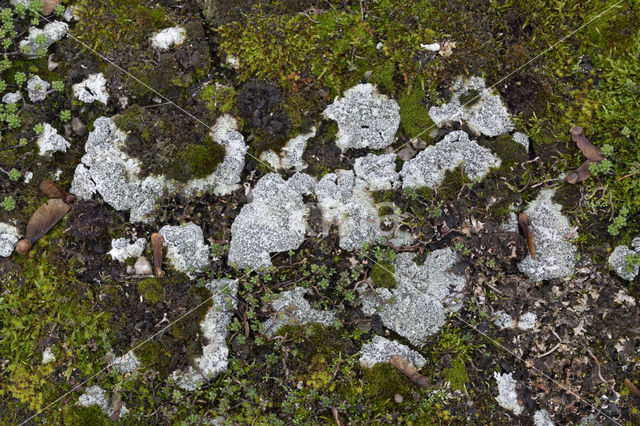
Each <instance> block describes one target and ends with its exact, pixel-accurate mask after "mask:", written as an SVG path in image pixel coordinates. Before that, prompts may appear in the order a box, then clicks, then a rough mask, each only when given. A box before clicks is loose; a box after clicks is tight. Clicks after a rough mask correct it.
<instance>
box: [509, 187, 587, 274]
mask: <svg viewBox="0 0 640 426" xmlns="http://www.w3.org/2000/svg"><path fill="white" fill-rule="evenodd" d="M554 193H555V191H554V190H551V189H546V190H543V191H541V192H540V194H539V195H538V197H537V198H536V199H535V200H534V201H532V202H531V203H530V204H529V206H528V208H527V210H526V211H525V213H526V214H527V216H528V217H529V228H530V229H531V234H532V235H533V240H534V243H535V250H536V253H535V256H536V258H535V260H534V259H532V258H531V255H530V254H528V255H527V257H526V258H525V259H524V260H522V262H520V263H519V264H518V269H519V270H520V272H522V273H524V274H527V275H529V278H530V279H531V280H532V281H542V280H550V279H553V278H564V277H566V276H569V275H571V274H572V273H573V269H574V266H575V262H576V260H575V255H576V248H575V246H574V245H573V244H572V243H571V242H570V241H568V240H567V239H566V238H565V235H567V234H569V232H571V227H570V225H569V221H568V220H567V218H566V217H565V216H564V215H563V214H562V212H561V206H560V205H559V204H556V203H554V202H553V201H552V200H551V199H552V197H553V195H554Z"/></svg>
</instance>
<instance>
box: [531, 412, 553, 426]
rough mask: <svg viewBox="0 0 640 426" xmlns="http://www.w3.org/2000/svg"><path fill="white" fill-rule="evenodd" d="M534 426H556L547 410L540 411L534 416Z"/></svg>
mask: <svg viewBox="0 0 640 426" xmlns="http://www.w3.org/2000/svg"><path fill="white" fill-rule="evenodd" d="M533 424H534V425H535V426H554V425H555V423H554V422H553V420H552V419H551V415H550V414H549V412H548V411H547V410H538V411H536V412H535V414H534V415H533Z"/></svg>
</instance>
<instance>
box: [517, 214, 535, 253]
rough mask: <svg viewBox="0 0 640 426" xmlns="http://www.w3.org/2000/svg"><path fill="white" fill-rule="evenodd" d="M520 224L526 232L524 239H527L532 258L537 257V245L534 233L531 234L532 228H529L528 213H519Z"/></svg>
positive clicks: (524, 232)
mask: <svg viewBox="0 0 640 426" xmlns="http://www.w3.org/2000/svg"><path fill="white" fill-rule="evenodd" d="M518 225H520V229H522V233H523V234H524V239H525V240H526V241H527V250H528V251H529V255H531V259H533V260H535V259H536V246H535V244H534V243H533V234H531V229H529V217H528V216H527V214H526V213H524V212H521V213H520V214H519V215H518Z"/></svg>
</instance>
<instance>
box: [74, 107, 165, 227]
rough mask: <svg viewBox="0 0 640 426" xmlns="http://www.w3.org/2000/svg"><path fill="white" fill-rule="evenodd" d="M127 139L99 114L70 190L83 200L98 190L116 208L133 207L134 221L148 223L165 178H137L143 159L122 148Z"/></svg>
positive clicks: (109, 120) (131, 210)
mask: <svg viewBox="0 0 640 426" xmlns="http://www.w3.org/2000/svg"><path fill="white" fill-rule="evenodd" d="M125 140H126V135H125V134H124V133H123V132H122V131H120V130H119V129H118V128H117V127H116V125H115V123H114V122H113V121H112V120H111V119H110V118H107V117H101V118H98V119H97V120H96V121H95V122H94V130H93V132H91V133H90V134H89V137H88V139H87V142H86V143H85V151H86V154H85V155H84V156H83V157H82V164H79V165H78V166H77V167H76V172H75V175H74V178H73V182H72V184H71V189H70V190H69V192H71V193H72V194H74V195H76V196H77V197H78V198H80V199H83V200H88V199H90V198H91V197H92V195H93V194H94V192H98V193H99V194H100V195H101V196H102V198H103V199H104V201H105V202H106V203H107V204H109V205H110V206H111V207H113V208H114V209H116V210H130V220H131V222H147V223H148V222H151V221H152V219H153V218H152V217H151V213H152V212H153V210H154V208H155V200H156V199H157V198H158V197H160V196H161V195H162V193H163V189H164V186H165V181H164V178H163V177H161V176H160V177H158V176H148V177H146V178H145V179H144V180H140V179H139V178H138V173H140V162H139V161H137V160H135V159H133V158H131V157H129V156H128V155H126V154H125V153H124V152H123V148H124V143H125Z"/></svg>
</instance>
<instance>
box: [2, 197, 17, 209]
mask: <svg viewBox="0 0 640 426" xmlns="http://www.w3.org/2000/svg"><path fill="white" fill-rule="evenodd" d="M0 207H2V208H3V209H5V210H6V211H8V212H10V211H11V210H13V209H15V208H16V200H14V199H13V197H12V196H11V195H7V196H6V197H4V199H3V200H2V203H0Z"/></svg>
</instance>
